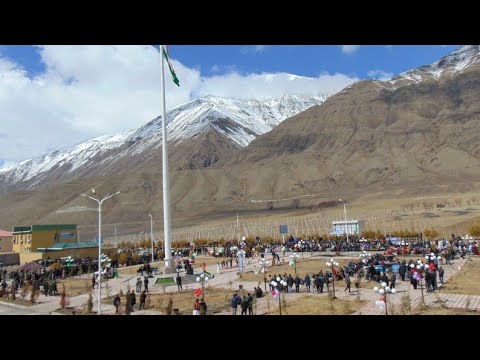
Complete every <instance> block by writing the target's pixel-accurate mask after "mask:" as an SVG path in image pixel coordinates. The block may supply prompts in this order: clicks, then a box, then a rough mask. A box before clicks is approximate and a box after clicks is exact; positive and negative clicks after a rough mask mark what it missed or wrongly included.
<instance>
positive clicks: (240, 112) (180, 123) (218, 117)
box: [0, 94, 328, 189]
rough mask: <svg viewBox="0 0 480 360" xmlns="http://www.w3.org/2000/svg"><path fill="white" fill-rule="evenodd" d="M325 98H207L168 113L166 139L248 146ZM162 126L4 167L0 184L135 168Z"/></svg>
mask: <svg viewBox="0 0 480 360" xmlns="http://www.w3.org/2000/svg"><path fill="white" fill-rule="evenodd" d="M327 97H328V95H324V94H322V95H318V96H305V95H285V96H282V97H278V98H272V99H262V100H257V99H249V100H238V99H226V98H220V97H216V96H206V97H204V98H199V99H196V100H193V101H191V102H188V103H186V104H183V105H180V106H178V107H176V108H174V109H172V110H171V111H169V112H168V115H167V116H168V123H167V132H168V140H169V143H170V145H173V146H174V148H175V147H177V146H179V145H181V144H182V143H185V142H187V141H186V140H188V139H196V138H198V137H199V136H200V135H202V134H205V133H207V132H210V131H212V130H213V131H214V132H217V133H218V135H219V136H221V137H222V138H225V139H228V140H230V141H231V142H232V144H233V145H234V147H237V148H240V147H244V146H247V145H248V144H249V143H250V142H251V141H252V140H253V139H255V138H256V137H257V136H259V135H262V134H264V133H266V132H268V131H270V130H271V129H272V128H273V127H275V126H276V125H278V124H279V123H281V122H282V121H283V120H285V119H287V118H289V117H292V116H294V115H296V114H298V113H300V112H302V111H304V110H306V109H308V108H310V107H312V106H314V105H319V104H321V103H322V102H323V101H325V99H326V98H327ZM161 125H162V119H161V117H158V118H156V119H154V120H152V121H150V122H149V123H147V124H146V125H144V126H142V127H140V128H139V129H135V130H130V131H126V132H122V133H119V134H115V135H112V136H109V135H105V136H100V137H97V138H94V139H91V140H88V141H85V142H82V143H80V144H77V145H75V146H72V147H71V148H67V149H64V150H57V151H54V152H51V153H48V154H46V155H43V156H40V157H37V158H35V159H31V160H26V161H23V162H21V163H19V164H15V165H12V166H9V167H8V168H4V169H0V183H3V184H6V185H17V186H15V188H28V189H30V188H34V187H36V186H41V185H42V184H43V183H45V182H46V181H47V180H50V182H51V180H52V175H53V174H54V173H55V179H57V180H66V179H69V178H71V176H70V175H72V174H73V173H74V172H76V173H77V174H83V176H84V175H90V176H92V175H105V174H108V173H110V172H112V171H115V169H118V168H119V167H118V166H116V165H117V164H118V162H120V161H121V160H124V162H125V160H127V162H129V161H130V160H131V161H132V164H130V165H131V166H134V164H138V162H141V161H148V159H149V158H152V157H153V155H154V154H155V153H156V155H158V153H159V152H160V151H161V143H162V141H161V140H162V134H161V132H162V131H161ZM189 150H191V149H189ZM173 151H175V149H173ZM208 164H211V161H209V162H208ZM130 165H127V166H124V165H122V166H121V168H129V166H130ZM20 184H22V185H21V186H18V185H20Z"/></svg>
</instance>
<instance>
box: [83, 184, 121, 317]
mask: <svg viewBox="0 0 480 360" xmlns="http://www.w3.org/2000/svg"><path fill="white" fill-rule="evenodd" d="M92 193H93V195H95V196H96V193H95V190H94V189H92ZM118 194H120V191H117V192H116V193H115V194H112V195H107V196H105V197H104V198H103V199H101V200H100V199H98V198H97V197H92V196H89V195H86V194H81V195H82V196H85V197H88V198H89V199H92V200H94V201H96V202H97V203H98V308H97V309H98V310H97V314H98V315H101V313H102V260H101V257H102V204H103V202H104V201H106V200H108V199H110V198H112V197H114V196H115V195H118Z"/></svg>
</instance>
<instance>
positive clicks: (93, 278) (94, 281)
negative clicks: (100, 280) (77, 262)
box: [92, 273, 96, 289]
mask: <svg viewBox="0 0 480 360" xmlns="http://www.w3.org/2000/svg"><path fill="white" fill-rule="evenodd" d="M95 283H96V279H95V273H93V276H92V289H95Z"/></svg>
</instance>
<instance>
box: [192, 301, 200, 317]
mask: <svg viewBox="0 0 480 360" xmlns="http://www.w3.org/2000/svg"><path fill="white" fill-rule="evenodd" d="M193 315H200V300H199V299H198V298H196V299H195V302H194V303H193Z"/></svg>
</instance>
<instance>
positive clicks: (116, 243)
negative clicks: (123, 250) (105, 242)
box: [113, 224, 118, 248]
mask: <svg viewBox="0 0 480 360" xmlns="http://www.w3.org/2000/svg"><path fill="white" fill-rule="evenodd" d="M113 226H114V227H115V247H117V248H118V242H117V225H115V224H114V225H113Z"/></svg>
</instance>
